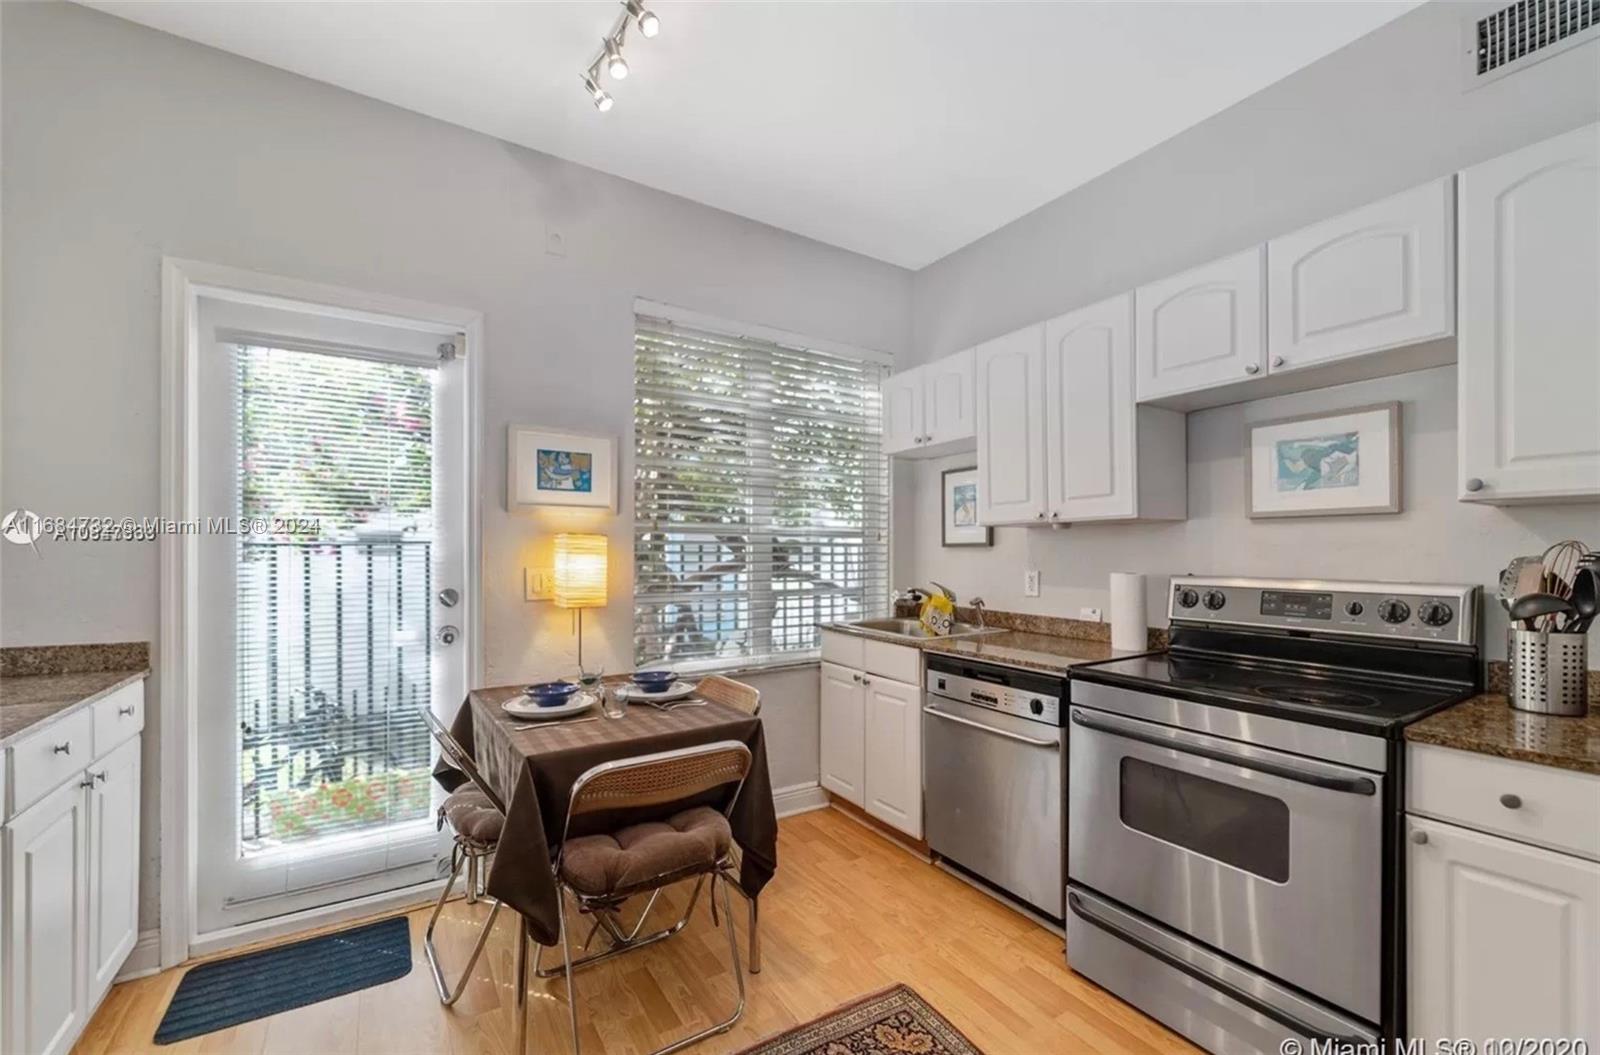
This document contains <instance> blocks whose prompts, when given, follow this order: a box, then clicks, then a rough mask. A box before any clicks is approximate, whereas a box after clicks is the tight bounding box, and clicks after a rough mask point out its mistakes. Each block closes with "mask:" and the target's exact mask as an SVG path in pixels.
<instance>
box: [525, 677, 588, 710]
mask: <svg viewBox="0 0 1600 1055" xmlns="http://www.w3.org/2000/svg"><path fill="white" fill-rule="evenodd" d="M523 691H524V692H526V693H527V694H528V698H529V699H531V700H533V702H534V703H536V704H538V705H539V706H540V707H559V706H561V705H562V704H563V703H566V702H567V701H568V700H570V699H572V694H573V693H575V692H577V691H578V687H577V686H576V685H574V684H573V683H572V682H570V681H541V682H540V683H539V684H537V685H529V686H528V687H527V688H526V689H524V690H523Z"/></svg>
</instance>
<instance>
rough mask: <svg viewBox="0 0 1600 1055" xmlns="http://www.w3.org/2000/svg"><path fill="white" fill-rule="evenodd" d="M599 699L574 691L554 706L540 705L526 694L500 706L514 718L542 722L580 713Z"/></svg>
mask: <svg viewBox="0 0 1600 1055" xmlns="http://www.w3.org/2000/svg"><path fill="white" fill-rule="evenodd" d="M599 699H600V698H599V697H598V696H596V695H595V694H594V693H592V692H575V693H573V694H572V699H570V700H568V701H567V702H566V703H561V704H557V705H556V706H554V707H540V706H539V705H538V704H537V703H534V702H533V700H531V699H529V698H528V697H527V696H518V697H517V698H516V699H514V700H507V701H506V702H505V703H502V704H501V705H500V707H501V709H502V710H504V711H505V712H506V713H507V714H509V715H511V716H512V717H514V718H522V719H526V720H530V721H535V722H542V721H545V720H547V719H550V718H570V717H571V716H572V715H574V714H582V713H583V712H584V711H587V710H588V709H589V708H590V707H593V706H594V705H595V704H596V703H597V702H599Z"/></svg>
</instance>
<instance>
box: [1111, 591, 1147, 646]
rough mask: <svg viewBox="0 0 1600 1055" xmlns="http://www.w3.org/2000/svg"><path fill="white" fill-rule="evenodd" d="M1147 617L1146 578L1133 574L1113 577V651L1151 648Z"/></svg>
mask: <svg viewBox="0 0 1600 1055" xmlns="http://www.w3.org/2000/svg"><path fill="white" fill-rule="evenodd" d="M1148 627H1149V624H1148V623H1146V622H1145V617H1144V576H1143V575H1140V574H1139V573H1138V572H1134V571H1114V572H1112V573H1111V647H1112V648H1122V649H1128V650H1130V651H1139V652H1142V651H1144V650H1145V649H1146V648H1148V647H1149V640H1150V633H1149V630H1148Z"/></svg>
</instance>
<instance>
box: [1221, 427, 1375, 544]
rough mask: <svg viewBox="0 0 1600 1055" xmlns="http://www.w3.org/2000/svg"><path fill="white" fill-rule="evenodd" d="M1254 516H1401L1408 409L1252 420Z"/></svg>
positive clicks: (1248, 448) (1249, 463) (1249, 472)
mask: <svg viewBox="0 0 1600 1055" xmlns="http://www.w3.org/2000/svg"><path fill="white" fill-rule="evenodd" d="M1244 465H1245V495H1246V500H1247V501H1248V502H1249V507H1250V516H1252V517H1254V518H1257V519H1261V518H1267V517H1319V516H1341V515H1348V514H1352V513H1398V512H1400V404H1399V403H1375V404H1373V405H1371V406H1365V407H1352V408H1351V409H1349V410H1342V411H1335V412H1332V413H1329V412H1325V411H1324V412H1318V413H1316V414H1301V415H1299V416H1297V417H1292V418H1278V419H1277V420H1275V421H1257V422H1252V423H1251V424H1250V425H1249V426H1247V427H1246V430H1245V451H1244Z"/></svg>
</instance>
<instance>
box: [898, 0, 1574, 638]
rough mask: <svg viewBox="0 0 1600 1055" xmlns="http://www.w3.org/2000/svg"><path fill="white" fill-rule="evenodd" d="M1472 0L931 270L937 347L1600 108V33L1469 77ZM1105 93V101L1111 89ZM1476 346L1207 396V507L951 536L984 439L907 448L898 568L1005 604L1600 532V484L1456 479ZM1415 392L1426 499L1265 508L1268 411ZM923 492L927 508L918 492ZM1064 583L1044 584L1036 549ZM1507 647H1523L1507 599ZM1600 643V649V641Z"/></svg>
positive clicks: (1195, 420)
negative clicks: (1572, 496) (1430, 362)
mask: <svg viewBox="0 0 1600 1055" xmlns="http://www.w3.org/2000/svg"><path fill="white" fill-rule="evenodd" d="M1468 10H1470V8H1464V7H1462V6H1460V5H1454V4H1447V3H1440V2H1436V3H1431V4H1427V5H1424V6H1423V7H1420V8H1418V9H1417V10H1415V11H1413V12H1410V13H1409V14H1407V15H1404V16H1402V17H1401V18H1399V19H1397V20H1396V21H1394V22H1393V23H1391V24H1389V25H1387V26H1385V27H1383V28H1382V29H1380V30H1378V31H1377V32H1375V33H1373V34H1371V35H1369V36H1367V37H1365V38H1362V39H1361V40H1358V41H1356V42H1355V43H1353V44H1351V45H1349V46H1348V47H1346V48H1344V49H1342V50H1340V51H1338V52H1336V53H1334V54H1333V55H1331V56H1329V57H1327V58H1326V59H1324V60H1322V61H1320V62H1317V63H1315V64H1313V65H1312V66H1310V67H1307V68H1306V69H1304V70H1302V71H1300V72H1299V73H1296V74H1294V75H1293V76H1291V77H1288V78H1287V79H1285V80H1283V81H1280V82H1279V83H1277V84H1274V85H1272V86H1270V87H1268V88H1266V89H1265V90H1263V91H1261V92H1260V93H1258V94H1256V95H1254V96H1252V97H1251V98H1249V99H1246V100H1245V101H1243V102H1241V103H1239V104H1238V105H1236V106H1234V107H1232V108H1230V109H1229V110H1227V111H1224V112H1223V113H1221V114H1218V115H1217V116H1215V117H1213V118H1211V119H1209V120H1207V121H1205V122H1203V123H1201V124H1199V125H1197V126H1196V127H1194V128H1193V129H1190V130H1189V131H1187V132H1184V133H1182V134H1181V135H1178V136H1176V137H1174V138H1173V139H1171V140H1169V141H1167V142H1166V143H1163V144H1161V145H1160V146H1158V147H1156V148H1154V149H1152V150H1150V151H1149V152H1147V153H1145V154H1143V155H1141V156H1139V157H1137V158H1134V159H1133V160H1131V161H1129V162H1127V163H1126V164H1124V165H1122V166H1120V167H1118V168H1117V169H1114V170H1113V171H1111V172H1109V173H1107V174H1106V175H1104V176H1102V177H1100V178H1098V179H1096V180H1094V181H1093V182H1091V183H1089V184H1086V185H1085V186H1083V187H1081V188H1079V189H1077V190H1075V191H1073V192H1071V193H1069V194H1066V195H1064V196H1063V197H1061V198H1058V199H1056V200H1055V201H1053V202H1051V203H1049V204H1048V205H1045V206H1044V207H1042V208H1040V209H1038V210H1036V211H1035V212H1033V213H1031V214H1029V215H1028V216H1025V217H1023V218H1022V219H1020V220H1017V221H1016V222H1015V223H1012V224H1010V225H1008V226H1006V227H1004V228H1002V229H1000V230H999V231H996V232H995V233H993V234H991V235H989V236H987V237H985V238H982V239H980V240H979V241H977V242H974V243H973V244H972V245H970V246H967V247H966V248H964V249H961V250H959V251H957V252H955V253H953V254H951V255H950V256H948V257H946V258H944V259H943V260H941V261H939V262H938V263H935V264H933V265H931V266H929V267H927V268H925V269H923V270H922V271H919V272H918V273H917V275H916V279H915V282H914V286H913V312H914V318H913V323H912V326H913V337H914V344H915V351H914V353H913V354H914V355H915V356H916V358H917V360H919V361H920V360H927V359H931V358H935V357H937V356H940V355H944V354H947V353H949V352H951V351H954V350H957V349H960V348H965V347H969V346H971V345H973V344H975V343H977V342H979V341H981V340H984V339H987V338H989V337H994V336H997V335H999V334H1002V333H1007V332H1009V331H1011V330H1013V329H1016V328H1018V327H1020V326H1023V325H1027V324H1029V323H1034V322H1039V321H1042V320H1044V319H1048V318H1051V317H1053V316H1055V315H1058V314H1061V313H1062V312H1065V311H1069V310H1071V309H1073V308H1076V307H1079V306H1081V305H1084V304H1089V303H1093V302H1094V301H1096V300H1099V299H1101V298H1103V297H1107V296H1111V295H1114V294H1117V293H1121V292H1124V291H1126V290H1128V289H1132V288H1134V287H1135V286H1137V285H1139V284H1140V283H1143V282H1148V281H1151V280H1153V279H1157V278H1161V277H1164V276H1166V275H1170V274H1174V273H1177V272H1179V271H1181V270H1183V269H1185V268H1188V267H1191V266H1193V265H1195V264H1199V263H1203V262H1205V261H1207V260H1211V259H1215V258H1216V257H1219V256H1222V255H1224V254H1227V253H1230V252H1233V251H1236V250H1238V249H1241V248H1245V247H1247V246H1249V245H1252V244H1256V243H1259V242H1261V241H1264V240H1266V239H1267V238H1270V237H1272V236H1274V235H1278V234H1283V233H1287V232H1288V231H1291V230H1294V229H1295V228H1297V227H1299V226H1301V225H1304V224H1306V223H1310V222H1313V221H1315V220H1319V219H1323V218H1325V217H1328V216H1332V215H1335V214H1337V213H1339V212H1340V211H1343V210H1345V209H1348V208H1351V207H1353V206H1356V205H1360V204H1362V203H1363V202H1366V201H1370V200H1374V199H1377V198H1380V197H1383V196H1384V195H1387V194H1390V193H1393V192H1395V191H1399V190H1402V189H1404V188H1406V187H1410V186H1413V185H1415V184H1418V183H1421V182H1423V181H1425V180H1428V179H1433V178H1436V177H1438V176H1442V175H1446V174H1448V173H1451V172H1454V171H1456V170H1458V169H1460V168H1462V167H1464V166H1467V165H1471V164H1473V163H1475V162H1478V161H1481V160H1484V159H1486V158H1489V157H1493V156H1496V155H1498V154H1501V153H1504V152H1506V151H1509V150H1513V149H1516V148H1517V147H1520V146H1523V145H1525V144H1528V143H1532V142H1535V141H1537V140H1540V139H1544V138H1547V137H1549V136H1552V135H1556V134H1558V133H1561V132H1564V131H1567V130H1569V129H1571V128H1574V127H1577V126H1578V125H1581V124H1584V123H1587V122H1591V121H1594V120H1596V119H1600V43H1589V44H1585V45H1583V46H1581V47H1578V48H1574V49H1572V50H1570V51H1567V52H1565V53H1563V54H1560V55H1557V56H1555V57H1554V58H1551V59H1549V60H1547V61H1545V62H1542V63H1539V64H1537V65H1535V66H1531V67H1529V68H1527V69H1525V70H1523V71H1521V72H1519V73H1516V74H1513V75H1511V76H1509V77H1506V78H1504V79H1503V80H1500V81H1496V82H1494V83H1492V84H1489V85H1486V86H1483V87H1480V88H1478V89H1476V90H1474V91H1471V92H1463V91H1462V87H1461V78H1460V72H1459V67H1458V58H1459V56H1458V53H1457V47H1458V43H1459V39H1460V38H1459V35H1458V34H1459V22H1458V20H1459V19H1460V18H1462V17H1464V15H1465V13H1466V11H1468ZM1093 104H1094V101H1093V100H1087V101H1086V105H1093ZM1454 378H1455V371H1454V368H1453V367H1451V368H1446V369H1440V370H1432V371H1426V372H1422V373H1417V374H1412V375H1407V376H1402V377H1396V378H1392V379H1388V380H1382V381H1373V382H1367V383H1363V384H1359V385H1352V386H1348V387H1346V388H1342V389H1330V390H1326V391H1324V392H1320V393H1307V394H1302V395H1297V396H1285V397H1281V398H1277V399H1270V400H1263V401H1260V402H1257V403H1253V404H1246V405H1243V406H1234V407H1224V408H1220V409H1216V410H1208V411H1204V412H1200V413H1195V414H1191V415H1189V420H1188V432H1189V520H1188V521H1186V522H1184V523H1179V524H1172V525H1121V526H1110V525H1103V526H1092V525H1079V526H1075V527H1072V528H1069V529H1066V530H1061V531H1052V530H1050V529H1042V530H1040V529H1028V528H1000V529H997V530H996V532H995V546H994V548H993V549H992V550H971V549H942V548H941V547H940V545H939V528H938V525H939V520H938V515H939V514H938V488H939V477H938V473H939V471H940V469H942V468H951V467H956V466H959V465H964V464H965V465H970V464H973V462H974V459H973V456H972V455H966V456H964V457H957V458H951V459H946V460H944V461H942V462H935V463H931V464H901V465H897V466H896V469H895V481H896V485H897V486H898V487H900V488H901V489H902V491H903V492H906V491H909V492H911V493H910V494H909V495H905V494H903V495H902V497H903V499H904V502H903V503H902V505H901V506H900V507H899V508H897V512H896V518H895V521H894V527H895V532H896V545H897V550H896V560H895V582H896V584H897V585H914V584H917V583H925V582H927V581H928V580H929V579H938V580H939V581H940V582H943V583H945V584H947V585H948V586H950V587H951V588H952V589H954V590H956V591H957V592H958V594H959V595H960V596H962V597H966V596H970V595H972V594H981V595H982V596H983V597H984V599H985V600H986V601H987V602H988V603H989V604H990V605H991V606H992V607H995V608H1012V609H1017V610H1022V611H1036V612H1048V613H1051V614H1056V615H1068V616H1076V615H1077V614H1078V608H1079V607H1080V606H1081V605H1093V606H1096V607H1101V608H1104V607H1106V604H1107V590H1106V577H1107V573H1108V572H1110V571H1113V570H1120V571H1140V572H1144V573H1146V574H1147V575H1150V576H1152V580H1153V581H1152V583H1151V585H1150V592H1151V597H1150V600H1149V601H1148V604H1149V605H1150V612H1151V616H1152V618H1151V622H1152V623H1155V624H1158V625H1160V624H1164V623H1165V619H1164V618H1162V617H1160V616H1159V615H1158V613H1161V612H1164V610H1165V609H1164V601H1165V582H1164V577H1165V576H1167V575H1171V574H1173V573H1176V572H1194V573H1200V574H1244V575H1304V576H1318V577H1324V578H1369V579H1370V578H1393V579H1411V580H1423V579H1435V580H1444V581H1451V582H1457V581H1460V582H1475V583H1482V584H1484V585H1485V586H1493V585H1494V584H1495V583H1496V579H1497V576H1498V573H1499V570H1500V568H1501V567H1503V566H1504V565H1505V563H1506V561H1507V560H1508V559H1509V558H1511V557H1512V556H1515V555H1517V554H1522V553H1537V552H1539V551H1540V550H1541V549H1543V548H1544V547H1545V546H1546V545H1548V544H1549V543H1550V542H1553V541H1556V540H1558V539H1562V538H1568V537H1573V536H1578V537H1582V538H1584V539H1586V540H1587V541H1588V542H1589V544H1590V545H1600V505H1595V504H1586V505H1577V506H1527V507H1518V508H1506V509H1499V508H1492V507H1481V506H1473V505H1467V504H1462V503H1459V502H1457V501H1455V499H1454V490H1453V481H1454V480H1455V478H1456V457H1455V440H1456V430H1455V381H1454ZM1388 399H1399V400H1402V401H1403V402H1404V404H1405V407H1404V414H1405V447H1404V451H1403V453H1404V458H1405V467H1404V472H1405V494H1404V496H1403V501H1404V512H1402V513H1401V514H1400V515H1398V516H1384V517H1333V518H1324V519H1296V520H1283V521H1259V522H1258V521H1251V520H1249V519H1247V518H1246V516H1245V504H1244V495H1243V491H1244V467H1243V463H1242V450H1243V443H1244V436H1243V429H1244V423H1245V422H1246V421H1247V420H1261V419H1265V418H1272V417H1278V416H1282V415H1284V414H1291V413H1298V412H1300V411H1311V410H1322V409H1329V408H1339V407H1348V406H1356V405H1360V404H1362V403H1372V402H1378V401H1381V400H1388ZM907 505H909V506H911V507H914V513H912V514H911V515H909V516H908V515H907V514H906V512H905V507H906V506H907ZM1029 567H1035V568H1039V569H1040V570H1041V571H1042V572H1043V595H1042V596H1041V597H1039V598H1037V599H1032V598H1024V597H1023V596H1022V575H1023V571H1024V569H1026V568H1029ZM1488 625H1489V628H1490V632H1489V635H1488V638H1487V645H1488V651H1489V654H1490V655H1492V656H1501V655H1503V654H1504V651H1505V649H1504V641H1503V638H1502V634H1503V627H1504V618H1503V615H1502V613H1501V611H1500V609H1499V608H1498V606H1493V607H1492V610H1491V616H1490V622H1489V624H1488ZM1590 662H1591V663H1592V664H1594V665H1596V666H1600V648H1595V649H1593V650H1591V653H1590Z"/></svg>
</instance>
